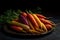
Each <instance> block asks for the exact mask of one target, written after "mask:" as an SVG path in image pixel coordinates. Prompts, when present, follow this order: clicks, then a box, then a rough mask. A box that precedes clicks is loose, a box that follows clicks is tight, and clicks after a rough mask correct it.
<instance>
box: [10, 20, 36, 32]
mask: <svg viewBox="0 0 60 40" xmlns="http://www.w3.org/2000/svg"><path fill="white" fill-rule="evenodd" d="M9 24H12V25H16V26H20V27H22V28H23V29H24V30H26V32H29V33H37V32H36V31H34V30H31V29H30V27H29V26H28V25H25V24H22V23H19V22H16V21H11V22H9Z"/></svg>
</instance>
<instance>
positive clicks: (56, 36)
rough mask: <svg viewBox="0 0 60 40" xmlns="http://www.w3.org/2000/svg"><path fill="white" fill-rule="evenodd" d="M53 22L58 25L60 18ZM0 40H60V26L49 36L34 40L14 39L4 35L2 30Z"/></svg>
mask: <svg viewBox="0 0 60 40" xmlns="http://www.w3.org/2000/svg"><path fill="white" fill-rule="evenodd" d="M51 20H52V21H54V22H55V23H56V24H57V23H59V22H60V19H59V18H52V19H51ZM0 40H60V24H58V25H57V26H56V29H55V30H54V31H53V32H52V33H50V34H49V35H47V36H44V37H41V38H40V37H39V38H33V39H21V38H12V37H10V36H6V35H4V34H3V33H2V32H1V30H0Z"/></svg>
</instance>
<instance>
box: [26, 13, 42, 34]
mask: <svg viewBox="0 0 60 40" xmlns="http://www.w3.org/2000/svg"><path fill="white" fill-rule="evenodd" d="M27 15H28V16H27V18H28V19H29V20H30V22H31V23H32V25H33V27H34V29H35V30H36V31H39V32H41V33H42V32H43V30H41V29H39V25H38V23H37V22H36V20H35V18H34V17H33V16H32V14H27Z"/></svg>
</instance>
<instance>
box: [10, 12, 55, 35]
mask: <svg viewBox="0 0 60 40" xmlns="http://www.w3.org/2000/svg"><path fill="white" fill-rule="evenodd" d="M9 24H11V26H10V27H11V29H13V30H15V31H18V32H23V33H32V34H42V33H44V32H48V31H49V30H51V29H52V28H53V25H54V24H53V23H52V22H51V21H50V20H47V19H46V17H45V16H43V15H42V14H38V13H35V14H34V13H32V12H20V15H19V16H18V18H17V19H14V20H12V21H10V22H9Z"/></svg>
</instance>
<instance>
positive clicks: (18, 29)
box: [11, 25, 26, 33]
mask: <svg viewBox="0 0 60 40" xmlns="http://www.w3.org/2000/svg"><path fill="white" fill-rule="evenodd" d="M11 28H12V29H13V30H15V31H18V32H24V33H26V31H24V30H23V28H22V27H20V26H16V25H12V26H11Z"/></svg>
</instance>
